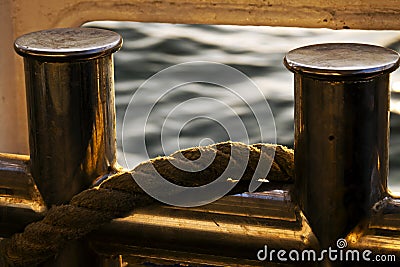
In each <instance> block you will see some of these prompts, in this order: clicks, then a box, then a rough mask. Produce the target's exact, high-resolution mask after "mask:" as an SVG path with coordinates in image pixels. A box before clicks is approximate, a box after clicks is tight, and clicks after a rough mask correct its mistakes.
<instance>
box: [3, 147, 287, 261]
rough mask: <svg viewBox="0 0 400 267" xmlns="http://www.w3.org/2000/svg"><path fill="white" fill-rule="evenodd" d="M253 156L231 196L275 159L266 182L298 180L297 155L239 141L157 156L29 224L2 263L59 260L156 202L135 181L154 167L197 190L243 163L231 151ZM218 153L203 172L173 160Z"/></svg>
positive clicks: (7, 246) (9, 244)
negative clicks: (75, 243)
mask: <svg viewBox="0 0 400 267" xmlns="http://www.w3.org/2000/svg"><path fill="white" fill-rule="evenodd" d="M233 148H235V149H238V151H240V153H243V154H246V153H247V154H248V156H249V158H248V161H247V166H246V169H245V172H244V174H243V175H242V177H232V178H234V179H240V181H239V182H238V183H237V185H236V186H235V187H234V188H233V189H232V190H231V191H230V193H231V194H235V193H242V192H245V191H247V188H248V185H249V182H250V181H251V179H252V178H253V175H254V174H255V172H256V171H257V170H256V168H257V166H258V165H259V164H262V162H263V160H271V161H272V155H273V151H274V150H275V156H274V158H273V163H272V166H271V169H270V171H269V173H268V176H267V177H260V178H264V179H265V178H266V179H268V180H269V181H276V182H290V181H292V179H293V171H294V162H293V151H292V150H290V149H288V148H286V147H283V146H280V145H270V144H255V145H245V144H242V143H236V142H224V143H219V144H214V145H210V146H206V147H196V148H190V149H186V150H182V151H178V152H175V153H174V154H172V155H170V156H165V157H157V158H154V159H151V160H148V161H146V162H143V163H141V164H139V165H138V166H137V167H136V168H134V169H133V170H132V171H129V172H120V173H117V174H115V175H112V176H110V177H109V178H107V179H106V180H104V181H102V182H101V183H100V184H99V185H98V186H96V187H93V188H90V189H87V190H85V191H82V192H81V193H79V194H77V195H76V196H74V197H73V198H72V200H71V201H70V203H69V204H67V205H61V206H55V207H52V208H50V209H49V211H48V212H47V214H46V216H45V217H44V218H43V219H42V220H41V221H38V222H34V223H31V224H29V225H28V226H27V227H26V228H25V230H24V232H22V233H17V234H14V235H13V236H12V237H11V238H9V239H5V240H3V242H2V244H1V248H0V249H1V254H2V257H3V258H2V260H3V263H7V264H8V265H10V266H34V265H36V264H38V263H40V262H43V261H45V260H46V259H48V258H50V257H52V256H54V255H55V254H56V253H57V252H58V251H59V250H60V249H61V248H62V247H63V246H64V245H65V243H66V242H68V241H70V240H75V239H79V238H81V237H83V236H84V235H86V234H87V233H89V232H91V231H93V230H94V229H97V228H99V227H100V226H101V225H103V224H105V223H107V222H109V221H111V220H112V219H114V218H119V217H123V216H126V215H128V214H129V213H131V212H134V210H135V208H137V207H139V206H144V205H148V204H150V203H154V202H156V201H155V200H154V199H153V198H152V197H150V196H148V195H147V194H146V193H145V192H143V190H142V189H141V188H140V187H139V186H138V185H137V183H136V182H135V180H134V179H133V178H132V177H139V176H141V177H144V178H146V179H149V180H150V181H151V179H156V178H154V177H152V175H153V172H152V171H150V169H152V168H153V167H154V168H155V169H156V170H157V171H158V172H159V173H160V174H161V176H163V177H164V178H165V179H167V180H169V181H170V182H172V183H175V184H177V185H181V186H187V187H190V186H191V187H193V186H200V185H204V184H208V183H210V182H212V181H213V180H215V179H217V178H218V177H219V176H220V175H221V173H223V171H224V169H225V168H226V167H227V165H228V162H229V161H230V160H232V162H234V164H240V161H239V160H237V159H232V156H231V151H232V149H233ZM204 151H213V152H214V153H215V158H214V160H213V161H212V163H211V164H210V165H209V166H208V167H207V168H205V169H204V170H201V171H199V172H186V171H182V170H181V169H178V168H177V167H175V166H176V165H174V164H173V162H174V161H176V160H178V158H179V157H178V156H179V155H183V156H184V157H185V158H186V159H188V160H189V162H190V161H195V160H196V159H198V158H199V157H200V155H201V153H202V152H204Z"/></svg>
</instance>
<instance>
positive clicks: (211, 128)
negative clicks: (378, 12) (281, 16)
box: [89, 22, 400, 191]
mask: <svg viewBox="0 0 400 267" xmlns="http://www.w3.org/2000/svg"><path fill="white" fill-rule="evenodd" d="M89 26H95V27H103V28H108V29H112V30H114V31H116V32H118V33H120V34H121V35H122V36H123V38H124V46H123V48H122V50H121V51H119V52H118V53H117V54H116V55H115V79H116V107H117V134H118V147H119V152H121V151H122V127H123V126H124V136H123V138H124V147H123V149H124V152H125V156H126V159H127V161H128V162H129V167H133V166H135V165H136V164H137V163H139V162H141V161H143V160H147V159H148V157H154V156H158V155H164V154H169V153H172V152H173V151H174V150H176V148H186V147H192V146H197V145H199V144H201V145H205V144H209V143H211V142H220V141H224V140H228V139H230V138H231V136H230V135H229V133H228V132H227V130H226V126H227V125H229V126H230V125H233V124H234V123H235V121H234V118H233V116H231V114H230V110H229V107H233V109H234V110H235V112H236V113H237V114H238V117H239V118H240V119H241V120H242V121H243V123H244V124H245V126H246V129H247V134H248V136H236V137H235V138H234V139H236V140H235V141H243V142H245V143H256V142H260V141H262V139H261V138H260V131H261V130H260V128H259V127H257V125H256V124H254V114H253V112H252V110H251V109H249V106H250V107H251V108H253V111H254V110H256V111H257V110H261V109H262V108H263V107H264V103H263V101H262V99H260V98H259V97H253V98H252V97H251V95H249V94H251V92H246V90H242V91H240V92H239V94H243V95H245V94H248V95H247V96H248V97H249V98H248V99H250V101H247V103H242V102H240V101H238V100H237V99H236V98H235V97H233V96H232V95H230V94H229V93H227V92H226V90H223V89H221V88H217V87H216V86H210V85H209V84H201V83H200V84H192V85H188V86H184V87H182V88H180V89H179V90H175V91H173V92H172V93H170V94H166V95H164V96H163V97H162V98H160V99H159V101H158V102H157V103H156V105H155V108H154V110H153V111H152V116H151V117H149V118H148V120H147V121H146V123H147V125H146V126H145V125H143V123H142V120H140V116H141V114H139V113H138V114H128V115H127V116H126V119H125V121H124V116H125V112H126V109H127V107H128V104H129V101H130V100H131V98H132V95H133V93H134V92H136V91H137V89H138V88H139V87H140V85H141V84H142V83H143V82H145V81H146V80H147V79H149V78H150V77H151V76H153V75H154V74H156V73H157V72H159V71H161V70H164V69H166V68H168V67H171V66H174V65H176V64H179V63H185V62H192V61H212V62H218V63H223V64H227V65H229V66H231V67H233V68H236V69H237V70H240V71H241V72H243V73H244V74H246V75H247V76H248V77H249V78H250V79H251V80H252V81H254V83H255V84H256V85H257V86H258V87H259V89H260V90H261V92H262V93H263V94H264V96H265V98H266V99H267V101H268V104H269V106H270V108H271V110H272V113H273V116H274V119H275V125H276V142H277V143H280V144H284V145H286V146H289V147H293V98H294V97H293V77H292V74H291V73H290V72H289V71H287V70H286V69H285V67H284V66H283V64H282V59H283V56H284V54H285V53H286V52H288V51H289V50H291V49H294V48H297V47H300V46H303V45H308V44H315V43H322V42H360V43H370V44H377V45H382V46H386V47H390V48H392V49H395V50H397V51H400V42H399V40H400V33H398V32H393V31H392V32H390V31H353V30H346V31H332V30H327V29H299V28H277V27H244V26H213V25H212V26H211V25H171V24H156V23H146V24H144V23H133V22H94V23H90V24H89ZM171 79H174V78H173V77H171ZM158 82H159V86H160V88H161V87H162V86H163V85H164V83H168V82H171V81H168V80H160V81H158ZM391 92H392V98H391V139H390V142H391V145H390V181H391V186H392V188H393V190H396V191H400V73H399V72H398V71H396V72H395V73H394V74H393V76H392V90H391ZM152 94H155V92H152V91H151V90H149V92H148V98H146V97H143V98H142V99H141V101H142V102H141V103H142V104H143V105H145V104H148V103H146V101H150V100H149V99H152V98H154V96H153V95H152ZM202 97H208V98H211V99H216V100H218V101H220V102H223V103H225V104H226V106H228V107H224V106H221V105H219V106H218V105H213V104H212V103H211V102H210V103H202V102H201V101H199V102H194V103H191V104H190V106H189V107H183V108H182V109H180V112H179V113H177V112H173V111H174V108H177V107H180V104H181V103H185V102H187V101H190V100H191V99H199V98H202ZM151 101H153V100H151ZM246 104H247V105H246ZM203 111H207V112H209V113H210V114H215V116H216V117H217V118H218V119H217V120H215V119H214V120H212V119H207V118H206V117H203V118H197V119H195V120H190V118H194V117H196V114H198V113H199V112H200V113H201V112H203ZM171 114H172V115H171ZM168 115H170V116H168ZM167 120H168V122H169V123H168V124H165V122H166V121H167ZM144 129H146V133H145V139H146V148H147V153H148V154H147V153H143V151H141V149H140V146H141V144H142V142H143V130H144ZM161 138H162V140H163V141H160V140H161ZM231 139H232V138H231ZM119 157H120V162H121V163H122V165H124V160H123V159H122V153H119Z"/></svg>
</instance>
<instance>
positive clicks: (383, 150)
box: [284, 43, 399, 248]
mask: <svg viewBox="0 0 400 267" xmlns="http://www.w3.org/2000/svg"><path fill="white" fill-rule="evenodd" d="M284 64H285V65H286V67H287V68H288V69H289V70H290V71H292V72H294V73H295V75H294V77H295V78H294V79H295V174H296V184H295V193H294V194H295V195H294V199H295V201H297V202H298V204H299V205H300V207H301V208H302V210H303V212H304V213H305V215H306V217H307V218H308V220H309V222H310V224H311V227H312V229H313V231H314V233H315V234H316V236H317V238H318V239H319V241H320V245H321V247H323V248H326V247H328V246H329V245H331V244H333V243H334V242H336V240H337V239H338V238H341V237H345V236H346V235H347V233H349V232H350V231H351V230H352V228H354V227H355V226H356V225H357V224H358V223H359V222H361V221H362V220H363V219H364V218H366V217H367V216H369V215H370V210H371V207H372V205H373V204H374V203H375V202H376V201H378V200H380V199H382V198H383V197H384V196H386V195H388V193H387V175H388V136H389V73H390V72H392V71H394V70H395V69H396V68H397V67H398V66H399V55H398V53H396V52H395V51H392V50H390V49H386V48H383V47H378V46H372V45H365V44H352V43H337V44H335V43H332V44H319V45H312V46H306V47H302V48H298V49H295V50H292V51H290V52H289V53H287V55H286V57H285V59H284Z"/></svg>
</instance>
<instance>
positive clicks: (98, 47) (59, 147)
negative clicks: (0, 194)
mask: <svg viewBox="0 0 400 267" xmlns="http://www.w3.org/2000/svg"><path fill="white" fill-rule="evenodd" d="M121 42H122V39H121V36H120V35H118V34H117V33H114V32H111V31H107V30H101V29H91V28H76V29H75V28H74V29H54V30H45V31H40V32H34V33H29V34H26V35H23V36H21V37H20V38H18V39H17V40H16V41H15V49H16V51H17V52H18V53H19V54H20V55H22V56H23V57H24V66H25V80H26V92H27V103H28V122H29V145H30V160H31V171H32V175H33V177H34V179H35V182H36V183H37V185H38V188H39V191H40V192H41V194H42V196H43V199H44V200H45V202H46V204H47V205H54V204H62V203H65V202H67V201H69V200H70V199H71V197H72V196H73V195H74V194H76V193H78V192H80V191H82V190H83V189H85V188H87V187H88V186H89V185H90V184H91V182H92V181H93V179H95V178H97V177H99V176H100V175H104V174H105V173H107V172H109V169H110V168H113V167H114V165H115V163H116V139H115V138H116V137H115V136H116V134H115V106H114V85H113V63H112V53H113V52H115V51H116V50H118V49H119V48H120V46H121Z"/></svg>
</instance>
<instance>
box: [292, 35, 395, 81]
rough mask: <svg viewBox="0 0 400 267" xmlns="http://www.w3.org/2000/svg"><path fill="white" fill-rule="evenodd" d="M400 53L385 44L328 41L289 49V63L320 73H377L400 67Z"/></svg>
mask: <svg viewBox="0 0 400 267" xmlns="http://www.w3.org/2000/svg"><path fill="white" fill-rule="evenodd" d="M399 58H400V57H399V54H398V53H397V52H395V51H393V50H391V49H388V48H384V47H381V46H375V45H368V44H357V43H327V44H317V45H310V46H304V47H300V48H297V49H294V50H292V51H290V52H288V53H287V54H286V56H285V58H284V64H285V66H286V67H287V68H288V69H289V70H290V71H292V72H295V73H303V74H310V75H317V76H347V77H349V76H357V77H359V76H374V75H378V74H382V73H389V72H392V71H394V70H395V69H396V68H398V67H399Z"/></svg>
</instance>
